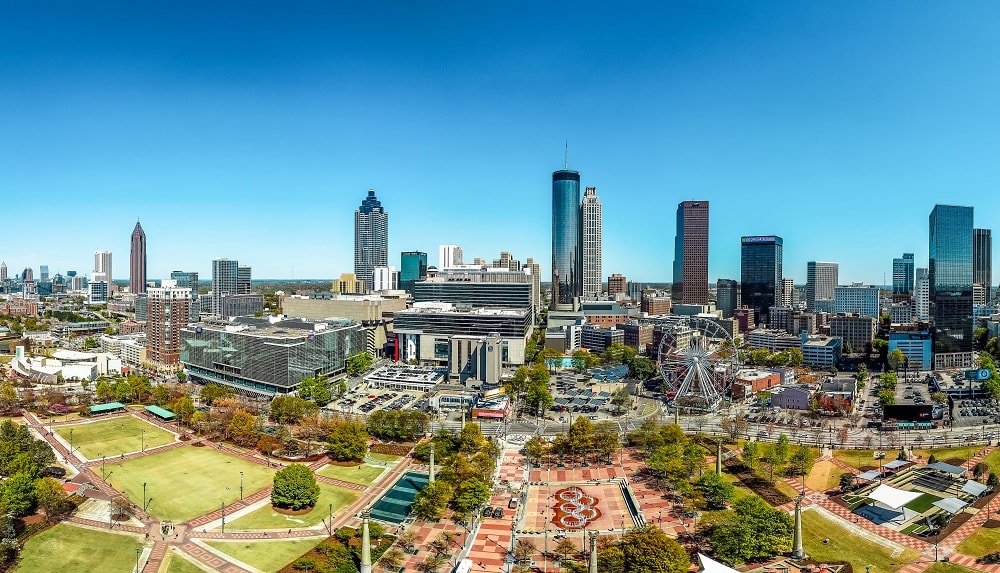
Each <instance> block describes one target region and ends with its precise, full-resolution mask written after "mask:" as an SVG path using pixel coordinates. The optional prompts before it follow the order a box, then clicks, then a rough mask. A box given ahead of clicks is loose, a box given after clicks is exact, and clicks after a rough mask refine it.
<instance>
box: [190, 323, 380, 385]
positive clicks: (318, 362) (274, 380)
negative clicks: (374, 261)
mask: <svg viewBox="0 0 1000 573" xmlns="http://www.w3.org/2000/svg"><path fill="white" fill-rule="evenodd" d="M325 322H326V324H327V328H326V329H325V330H314V329H315V327H316V323H312V322H306V321H299V320H286V321H282V322H279V323H276V324H270V323H268V321H267V320H263V319H240V320H239V321H237V322H232V323H220V324H214V323H213V324H209V323H199V324H194V325H189V326H187V327H185V328H184V329H183V330H181V356H180V358H181V362H183V363H184V367H185V369H186V370H187V372H188V374H189V375H190V376H191V377H192V378H193V379H195V380H196V381H198V382H200V383H203V384H207V383H217V384H224V385H227V386H232V387H235V388H237V389H238V390H245V391H249V392H253V393H257V394H284V393H287V392H290V391H292V390H295V388H296V387H297V386H298V384H299V382H300V381H301V380H302V379H303V378H307V377H311V376H317V375H321V374H337V373H340V372H343V371H344V370H345V369H346V361H347V358H348V357H349V356H352V355H354V354H357V353H358V352H361V351H362V350H364V349H365V343H364V335H363V334H362V332H361V325H359V324H358V323H356V322H352V321H339V322H331V321H325ZM233 325H242V327H243V328H245V329H244V330H237V329H236V328H232V326H233Z"/></svg>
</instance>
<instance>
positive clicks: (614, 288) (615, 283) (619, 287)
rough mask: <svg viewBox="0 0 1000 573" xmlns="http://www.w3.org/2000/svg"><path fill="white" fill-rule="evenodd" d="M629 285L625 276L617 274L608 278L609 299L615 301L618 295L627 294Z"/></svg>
mask: <svg viewBox="0 0 1000 573" xmlns="http://www.w3.org/2000/svg"><path fill="white" fill-rule="evenodd" d="M627 284H628V281H627V280H626V279H625V275H621V274H618V273H615V274H613V275H611V276H610V277H608V297H610V298H612V299H614V298H615V296H616V295H619V294H625V289H626V288H627Z"/></svg>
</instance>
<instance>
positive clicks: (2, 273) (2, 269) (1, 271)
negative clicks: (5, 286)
mask: <svg viewBox="0 0 1000 573" xmlns="http://www.w3.org/2000/svg"><path fill="white" fill-rule="evenodd" d="M6 280H7V262H6V261H4V262H2V263H0V281H6Z"/></svg>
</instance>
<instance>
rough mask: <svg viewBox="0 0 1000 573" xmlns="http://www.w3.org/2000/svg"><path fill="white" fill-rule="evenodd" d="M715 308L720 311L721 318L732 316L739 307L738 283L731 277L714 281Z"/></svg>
mask: <svg viewBox="0 0 1000 573" xmlns="http://www.w3.org/2000/svg"><path fill="white" fill-rule="evenodd" d="M715 298H716V303H715V308H716V309H717V310H719V311H720V312H722V318H732V317H733V312H734V311H735V310H736V309H737V308H739V307H740V283H738V282H736V281H734V280H733V279H719V280H718V281H717V282H716V283H715Z"/></svg>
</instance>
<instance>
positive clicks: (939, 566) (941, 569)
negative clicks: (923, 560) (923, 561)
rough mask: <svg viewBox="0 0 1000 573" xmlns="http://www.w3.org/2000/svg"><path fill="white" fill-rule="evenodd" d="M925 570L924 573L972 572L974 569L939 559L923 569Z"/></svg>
mask: <svg viewBox="0 0 1000 573" xmlns="http://www.w3.org/2000/svg"><path fill="white" fill-rule="evenodd" d="M925 571H926V573H974V572H975V569H969V568H968V567H962V566H961V565H955V564H954V563H944V562H941V561H939V562H937V563H935V564H933V565H931V566H930V567H928V568H927V569H925Z"/></svg>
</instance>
